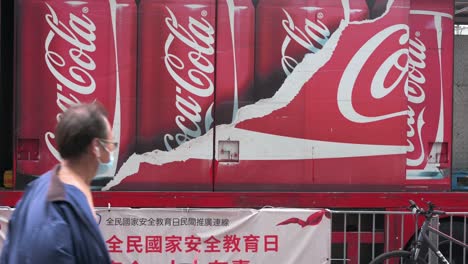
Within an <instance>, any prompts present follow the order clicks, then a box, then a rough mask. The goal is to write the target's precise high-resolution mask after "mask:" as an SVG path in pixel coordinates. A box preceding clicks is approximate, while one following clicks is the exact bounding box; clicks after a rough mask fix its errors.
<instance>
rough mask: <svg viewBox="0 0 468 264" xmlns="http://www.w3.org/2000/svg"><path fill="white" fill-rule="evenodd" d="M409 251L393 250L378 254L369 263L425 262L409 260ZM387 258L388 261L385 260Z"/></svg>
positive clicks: (424, 263) (414, 263) (422, 261)
mask: <svg viewBox="0 0 468 264" xmlns="http://www.w3.org/2000/svg"><path fill="white" fill-rule="evenodd" d="M410 256H411V253H410V252H409V251H406V250H395V251H390V252H386V253H383V254H382V255H379V256H378V257H376V258H375V259H374V260H372V261H371V262H370V263H369V264H427V263H426V261H424V260H422V259H419V260H418V261H416V262H415V261H413V260H410ZM386 260H388V261H386Z"/></svg>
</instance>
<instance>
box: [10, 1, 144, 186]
mask: <svg viewBox="0 0 468 264" xmlns="http://www.w3.org/2000/svg"><path fill="white" fill-rule="evenodd" d="M15 3H16V6H15V12H16V14H15V19H16V20H15V35H16V46H15V48H16V61H15V87H16V89H15V111H16V116H15V129H16V130H15V138H16V140H15V144H16V147H15V161H16V175H17V176H18V177H20V178H21V176H24V175H27V176H29V175H40V174H42V173H43V172H45V171H46V170H48V169H50V168H51V167H52V166H53V165H54V164H56V163H57V162H58V161H59V160H60V155H59V153H58V151H57V148H56V144H55V135H54V129H55V126H56V124H57V119H58V118H59V117H60V114H61V113H62V112H63V111H65V110H66V109H67V108H68V107H69V106H70V105H73V104H76V103H79V102H92V101H94V100H97V101H99V102H101V103H102V104H103V105H104V106H105V108H106V109H107V111H108V112H109V120H110V123H111V125H112V128H113V132H114V135H115V137H116V140H117V141H119V143H120V147H119V151H118V153H117V154H116V155H118V157H116V158H117V160H118V162H117V164H116V165H115V167H114V168H113V170H111V171H109V172H108V173H106V175H101V176H112V175H113V174H114V173H115V172H116V170H117V169H118V166H120V164H122V162H123V161H124V160H125V159H126V158H127V157H128V155H129V154H130V153H131V152H133V147H134V138H135V124H134V122H135V121H134V120H135V114H136V105H135V104H136V100H135V99H136V89H135V86H136V53H135V50H136V32H137V30H136V29H137V28H136V22H137V21H136V18H137V10H136V4H135V2H134V1H133V0H116V1H40V0H22V1H16V2H15Z"/></svg>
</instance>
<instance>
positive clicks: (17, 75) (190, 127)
mask: <svg viewBox="0 0 468 264" xmlns="http://www.w3.org/2000/svg"><path fill="white" fill-rule="evenodd" d="M14 12H15V21H14V24H15V28H14V32H15V39H14V40H15V42H14V43H15V44H14V48H15V57H14V87H13V93H14V105H13V113H14V126H13V138H14V140H13V145H14V146H13V157H14V158H13V179H14V181H13V188H15V189H16V191H8V192H2V193H0V204H2V205H9V206H13V205H14V204H15V203H16V201H17V200H18V199H19V197H20V195H21V189H22V188H24V186H25V184H26V183H27V182H29V181H30V180H31V179H34V177H38V176H39V175H40V174H42V173H43V172H45V171H46V170H48V169H50V168H51V167H52V166H53V165H54V164H56V163H57V162H59V160H60V157H59V155H58V153H57V152H56V150H55V145H54V134H53V133H54V130H53V129H54V126H55V124H56V122H57V118H59V116H60V113H61V112H63V111H64V110H65V109H66V108H67V107H68V106H69V105H71V104H73V103H77V102H89V101H93V100H99V101H100V102H101V103H103V104H104V105H105V107H106V108H107V110H108V112H109V116H110V120H111V124H112V126H113V132H114V135H115V137H116V140H117V141H118V142H119V143H120V145H119V151H118V153H117V154H116V155H117V156H116V157H115V158H116V159H117V160H118V163H117V164H116V167H114V168H113V170H112V171H111V172H110V173H107V174H106V175H98V176H97V178H96V180H95V181H94V182H93V186H92V187H93V189H94V190H96V192H95V193H94V195H95V203H96V205H97V206H107V205H108V204H111V205H112V206H117V207H118V206H123V207H255V208H258V207H263V206H265V205H271V206H279V207H321V208H355V209H358V208H359V209H376V210H389V209H402V208H404V207H405V206H406V205H407V201H408V199H413V200H418V199H419V200H432V201H434V202H436V203H437V204H438V205H439V206H440V207H442V208H444V209H446V210H458V211H463V210H464V211H466V210H467V209H468V206H467V205H466V204H465V203H464V202H463V200H464V199H465V198H466V197H467V196H466V194H465V193H458V192H452V187H453V186H452V180H453V179H454V177H455V176H453V175H452V172H453V169H454V168H452V153H453V150H452V147H453V140H452V127H453V125H454V124H453V116H452V108H453V101H452V100H453V46H454V44H453V43H454V37H453V27H454V20H453V15H454V4H453V3H449V2H448V1H437V0H430V1H427V0H394V1H392V0H388V1H386V0H385V1H379V0H376V1H365V0H359V1H355V0H352V1H346V0H342V1H329V0H310V1H284V0H271V1H266V0H259V1H251V0H203V1H189V0H181V1H175V0H141V1H138V4H137V3H136V2H135V1H132V0H115V1H108V2H107V1H65V2H64V1H58V0H57V1H45V0H21V1H15V8H14ZM2 41H5V40H2ZM10 41H12V40H10ZM2 52H3V51H2ZM408 232H409V231H408ZM407 237H410V234H408V236H407ZM334 241H335V242H337V241H338V242H339V241H340V234H339V233H335V235H334ZM338 242H337V243H338Z"/></svg>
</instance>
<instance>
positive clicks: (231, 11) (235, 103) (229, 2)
mask: <svg viewBox="0 0 468 264" xmlns="http://www.w3.org/2000/svg"><path fill="white" fill-rule="evenodd" d="M226 2H227V6H228V14H229V27H230V29H231V41H232V57H233V58H232V59H233V60H232V61H233V64H234V67H233V69H234V98H233V102H232V103H233V105H232V122H234V121H235V120H236V116H237V110H238V109H239V95H238V93H239V92H238V88H237V61H236V58H237V55H236V42H235V34H234V18H235V15H234V12H235V6H234V0H226Z"/></svg>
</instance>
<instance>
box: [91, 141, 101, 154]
mask: <svg viewBox="0 0 468 264" xmlns="http://www.w3.org/2000/svg"><path fill="white" fill-rule="evenodd" d="M91 148H92V151H93V152H94V154H95V155H96V156H97V157H98V158H99V157H100V156H101V150H100V149H99V141H98V139H97V138H95V139H94V140H93V141H92V142H91Z"/></svg>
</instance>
